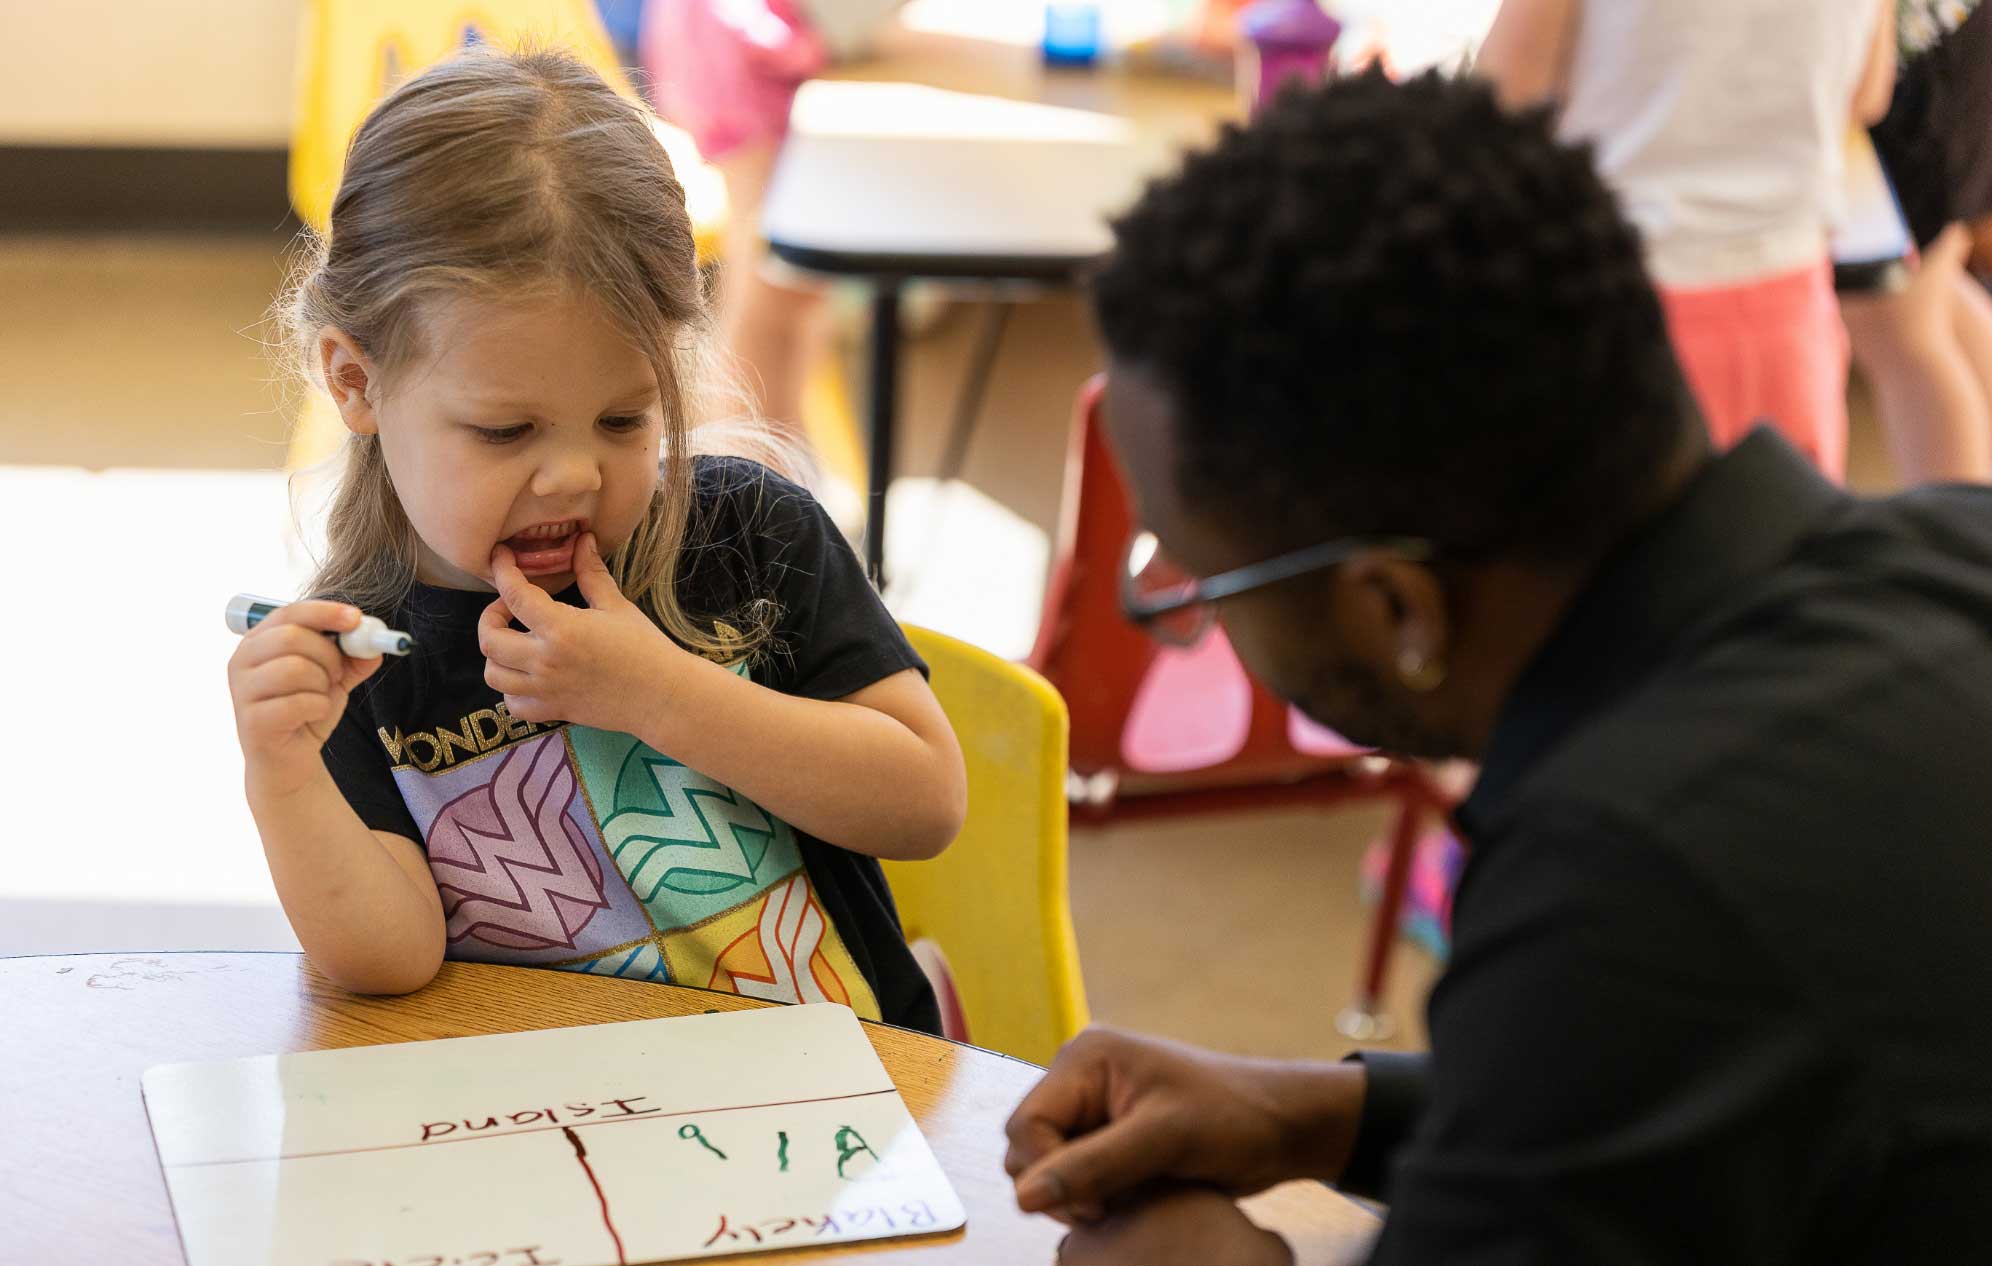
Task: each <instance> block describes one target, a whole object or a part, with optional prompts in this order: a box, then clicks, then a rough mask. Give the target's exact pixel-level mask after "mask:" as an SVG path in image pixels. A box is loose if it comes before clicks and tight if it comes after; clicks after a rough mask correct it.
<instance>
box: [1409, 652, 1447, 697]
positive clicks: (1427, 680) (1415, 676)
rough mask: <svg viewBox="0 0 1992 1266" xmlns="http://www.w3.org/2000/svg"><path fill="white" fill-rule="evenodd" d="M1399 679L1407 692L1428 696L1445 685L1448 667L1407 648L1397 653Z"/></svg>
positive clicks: (1422, 653)
mask: <svg viewBox="0 0 1992 1266" xmlns="http://www.w3.org/2000/svg"><path fill="white" fill-rule="evenodd" d="M1397 678H1398V680H1399V681H1402V682H1403V683H1404V688H1405V689H1406V690H1410V691H1413V692H1415V693H1417V694H1421V695H1428V694H1430V693H1432V692H1433V691H1434V690H1437V689H1438V688H1439V687H1440V686H1442V685H1444V684H1445V680H1446V666H1445V665H1444V664H1442V663H1440V662H1439V661H1438V660H1437V659H1434V658H1431V657H1429V656H1427V655H1426V654H1425V653H1424V652H1423V651H1419V650H1413V649H1412V648H1411V647H1408V646H1407V647H1405V648H1404V649H1403V650H1401V651H1399V652H1398V653H1397Z"/></svg>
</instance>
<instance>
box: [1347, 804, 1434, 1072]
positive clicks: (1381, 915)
mask: <svg viewBox="0 0 1992 1266" xmlns="http://www.w3.org/2000/svg"><path fill="white" fill-rule="evenodd" d="M1399 794H1400V800H1399V806H1398V811H1397V826H1396V829H1395V831H1394V833H1393V834H1392V836H1391V840H1390V863H1389V865H1388V866H1386V867H1385V869H1384V876H1383V892H1382V894H1381V895H1380V897H1379V899H1378V901H1377V905H1376V914H1375V916H1374V922H1373V923H1372V924H1371V925H1370V941H1369V952H1368V954H1367V955H1366V956H1365V957H1364V960H1363V974H1362V981H1361V983H1360V985H1359V986H1358V988H1357V990H1356V998H1355V1001H1354V1002H1353V1003H1351V1004H1350V1005H1349V1006H1348V1007H1347V1008H1345V1009H1344V1010H1343V1011H1342V1013H1341V1014H1339V1015H1337V1016H1336V1017H1335V1028H1336V1030H1337V1031H1339V1032H1340V1033H1341V1034H1342V1035H1343V1036H1344V1037H1347V1038H1351V1039H1353V1040H1355V1041H1358V1042H1381V1041H1385V1040H1387V1039H1388V1038H1389V1037H1390V1035H1391V1034H1392V1033H1393V1032H1395V1031H1396V1027H1397V1026H1396V1025H1395V1023H1393V1022H1392V1020H1391V1018H1390V1017H1389V1016H1388V1015H1387V1014H1385V1013H1384V1010H1383V985H1384V980H1385V978H1386V977H1387V976H1388V975H1389V971H1390V954H1391V951H1392V950H1393V949H1394V948H1395V947H1396V944H1397V921H1398V918H1399V917H1400V916H1401V915H1402V914H1403V912H1404V895H1405V892H1406V890H1407V889H1408V888H1409V886H1410V880H1411V861H1412V858H1413V857H1415V856H1416V855H1417V852H1418V828H1419V824H1420V823H1421V822H1422V821H1423V820H1424V817H1425V812H1424V810H1425V798H1424V796H1423V795H1422V794H1421V789H1420V787H1419V784H1418V780H1417V778H1416V777H1415V776H1413V777H1409V778H1406V779H1405V781H1404V782H1403V784H1402V790H1401V791H1400V793H1399Z"/></svg>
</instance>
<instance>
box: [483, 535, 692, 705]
mask: <svg viewBox="0 0 1992 1266" xmlns="http://www.w3.org/2000/svg"><path fill="white" fill-rule="evenodd" d="M491 577H492V579H493V580H494V581H495V582H497V585H498V599H497V600H496V601H495V602H493V603H492V604H491V605H490V606H488V607H486V608H484V614H483V616H482V617H480V618H479V620H478V622H477V645H478V649H479V650H481V651H483V652H484V658H485V664H484V680H485V682H486V683H487V684H488V685H490V686H491V688H492V689H494V690H497V691H500V692H501V693H503V694H504V696H505V707H506V709H507V710H508V711H509V712H511V714H512V715H513V716H515V717H518V718H519V719H520V720H522V721H571V722H574V723H576V724H579V725H589V726H594V727H595V728H597V729H603V730H620V731H622V732H624V733H631V732H633V731H634V730H635V729H636V728H637V722H638V718H639V716H640V714H641V712H642V711H643V701H644V700H645V698H646V697H648V696H649V694H650V691H649V690H645V689H639V688H636V687H637V685H638V683H642V684H644V685H646V686H652V687H653V688H654V686H655V685H656V684H658V683H662V682H666V681H668V680H669V679H670V677H671V675H672V671H673V669H674V668H679V667H681V666H680V665H679V663H678V661H679V660H681V659H690V660H696V659H697V656H694V655H693V654H692V653H691V652H690V651H687V650H685V649H684V648H682V647H680V646H679V645H678V644H677V643H675V642H673V641H672V640H671V639H670V638H668V637H666V636H665V635H664V633H663V631H662V630H660V629H659V628H658V627H657V626H656V625H655V624H653V623H651V620H650V617H649V616H647V615H645V614H644V613H643V611H642V610H641V609H640V608H638V607H637V605H636V604H635V603H633V602H631V601H630V600H629V599H627V598H625V597H623V594H622V590H620V589H618V588H617V587H616V581H615V577H613V576H611V575H610V574H609V569H608V568H607V567H606V566H604V565H603V563H602V555H601V552H600V550H599V549H598V548H597V547H596V545H595V534H594V533H593V532H586V533H583V534H582V536H581V539H580V540H578V541H576V542H575V543H574V578H575V580H576V581H577V582H579V584H580V586H581V596H582V597H584V598H586V599H587V600H588V605H587V606H586V607H585V608H583V607H570V606H568V605H567V604H566V603H564V602H559V601H556V600H555V599H554V597H553V595H552V594H549V593H548V592H547V591H546V590H544V589H541V588H540V587H539V586H538V585H535V584H534V583H533V582H532V581H530V580H528V579H526V577H525V574H524V573H523V572H521V571H520V570H519V568H518V564H517V563H516V562H514V561H513V556H512V551H511V550H510V549H509V548H507V547H506V546H503V545H500V546H499V547H498V548H497V549H495V550H493V551H492V553H491ZM513 620H517V621H518V622H519V623H520V624H523V625H524V626H525V632H523V633H522V632H519V631H518V630H517V629H514V628H512V627H511V624H512V621H513Z"/></svg>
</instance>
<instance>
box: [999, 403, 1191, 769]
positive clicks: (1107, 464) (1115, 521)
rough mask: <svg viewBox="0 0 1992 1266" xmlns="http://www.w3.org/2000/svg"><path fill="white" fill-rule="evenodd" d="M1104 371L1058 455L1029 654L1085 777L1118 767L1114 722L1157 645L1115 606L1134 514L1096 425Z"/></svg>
mask: <svg viewBox="0 0 1992 1266" xmlns="http://www.w3.org/2000/svg"><path fill="white" fill-rule="evenodd" d="M1105 390H1106V377H1105V376H1104V375H1099V376H1096V377H1094V378H1093V379H1092V380H1090V381H1089V382H1087V383H1086V385H1085V386H1084V387H1082V388H1080V390H1079V396H1078V399H1077V400H1076V401H1075V402H1074V404H1073V409H1072V433H1071V438H1070V439H1069V441H1068V443H1067V448H1066V453H1065V491H1064V501H1063V504H1062V505H1061V506H1060V508H1059V513H1058V539H1057V542H1056V544H1055V545H1054V547H1053V552H1052V563H1051V580H1050V583H1049V584H1048V585H1047V586H1046V588H1045V598H1044V618H1043V619H1042V620H1041V621H1040V622H1039V624H1038V636H1037V645H1036V646H1034V647H1033V648H1032V649H1031V654H1030V658H1029V659H1028V660H1027V661H1026V662H1028V663H1029V664H1030V666H1031V667H1032V668H1035V669H1036V670H1037V671H1038V672H1040V673H1042V674H1044V676H1045V678H1046V680H1048V681H1050V682H1051V684H1052V686H1053V687H1054V688H1055V689H1057V691H1058V693H1059V694H1061V695H1063V696H1064V697H1065V701H1066V703H1067V705H1069V706H1070V707H1071V709H1072V738H1071V763H1072V768H1073V770H1074V771H1075V772H1077V773H1079V774H1081V775H1083V776H1089V777H1090V776H1091V775H1093V774H1097V773H1101V772H1103V771H1108V770H1118V769H1120V768H1121V767H1122V763H1123V762H1122V759H1121V730H1122V727H1123V726H1124V725H1125V724H1126V722H1127V717H1128V712H1129V710H1130V709H1131V708H1132V707H1133V706H1134V699H1135V695H1136V693H1137V692H1138V691H1139V690H1140V689H1141V682H1142V679H1143V678H1145V677H1146V676H1147V675H1148V669H1149V665H1150V664H1151V663H1152V662H1153V661H1154V659H1155V656H1156V653H1157V651H1158V649H1159V648H1158V647H1157V646H1156V644H1155V642H1154V641H1153V640H1151V639H1150V638H1149V637H1148V636H1147V635H1146V634H1144V633H1143V632H1142V631H1141V630H1140V629H1138V628H1135V627H1134V626H1133V625H1132V624H1129V623H1128V622H1127V620H1126V619H1125V618H1123V617H1122V615H1121V612H1120V589H1119V586H1120V578H1119V569H1120V562H1121V556H1122V551H1123V550H1125V549H1126V547H1127V538H1128V535H1129V533H1131V532H1132V531H1133V530H1134V512H1133V510H1132V509H1131V508H1130V507H1129V505H1128V498H1127V492H1126V490H1125V489H1123V488H1122V487H1121V480H1120V473H1119V472H1118V471H1116V470H1115V469H1114V459H1113V454H1112V453H1111V452H1110V451H1108V449H1107V437H1106V432H1105V430H1104V429H1103V428H1102V427H1101V425H1100V416H1099V415H1100V400H1101V396H1102V395H1103V394H1104V392H1105Z"/></svg>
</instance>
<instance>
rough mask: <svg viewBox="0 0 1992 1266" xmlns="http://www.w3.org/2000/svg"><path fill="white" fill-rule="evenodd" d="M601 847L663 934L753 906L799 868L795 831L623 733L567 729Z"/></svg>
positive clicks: (572, 726)
mask: <svg viewBox="0 0 1992 1266" xmlns="http://www.w3.org/2000/svg"><path fill="white" fill-rule="evenodd" d="M567 740H568V743H569V744H570V746H571V750H572V751H573V753H574V758H575V765H576V766H577V767H578V768H579V769H580V771H581V781H582V784H583V786H584V787H586V789H587V792H588V800H589V803H590V804H592V805H593V806H594V810H595V814H596V816H597V818H598V819H599V822H598V825H599V827H600V829H601V833H602V842H603V843H604V844H605V845H606V846H607V847H608V850H609V855H610V856H611V857H613V858H614V859H615V862H616V868H617V869H618V870H620V871H621V872H622V875H623V878H624V879H626V880H627V881H628V882H629V886H630V890H631V891H632V892H634V893H635V894H636V898H637V900H639V901H641V902H643V903H644V906H645V907H646V908H647V909H648V910H649V912H650V917H651V920H652V921H653V922H654V923H655V924H656V925H657V927H658V929H659V930H660V931H670V930H672V929H674V928H682V927H688V926H690V925H692V924H695V923H700V922H703V921H704V920H706V919H709V918H711V917H712V916H714V915H717V914H723V913H725V912H726V911H728V910H731V909H733V908H735V907H736V906H739V905H742V904H744V903H746V902H748V901H751V900H753V899H754V898H755V897H756V896H758V895H760V893H761V892H763V891H764V890H766V889H767V888H769V887H771V886H773V884H774V882H775V881H776V880H777V879H780V878H782V877H783V876H786V875H788V874H790V873H791V872H793V871H795V870H796V869H797V868H798V867H800V866H801V865H802V850H801V849H800V848H798V847H797V845H796V840H795V832H794V831H793V830H791V829H790V828H789V825H788V824H787V823H786V822H783V821H782V820H781V819H780V818H777V817H775V816H773V815H772V814H770V813H768V812H767V811H766V810H764V809H762V808H761V807H760V806H759V805H757V804H755V803H754V802H753V801H752V800H749V799H747V798H746V797H745V796H742V795H740V794H738V793H737V792H735V791H733V790H732V789H731V788H729V787H725V786H722V785H721V784H719V783H717V782H714V781H713V780H712V779H710V778H707V777H706V776H705V775H704V774H701V773H699V772H697V771H696V770H693V769H688V768H686V767H685V766H684V765H681V764H679V763H678V762H677V761H674V760H672V759H671V758H670V757H668V756H665V755H663V754H662V753H660V752H658V751H656V750H655V749H653V748H651V747H649V746H648V745H646V744H644V743H642V742H640V741H638V740H637V739H635V738H633V737H631V736H630V735H627V734H619V733H616V732H615V731H612V730H595V729H590V728H588V727H586V726H579V725H570V726H568V727H567Z"/></svg>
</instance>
